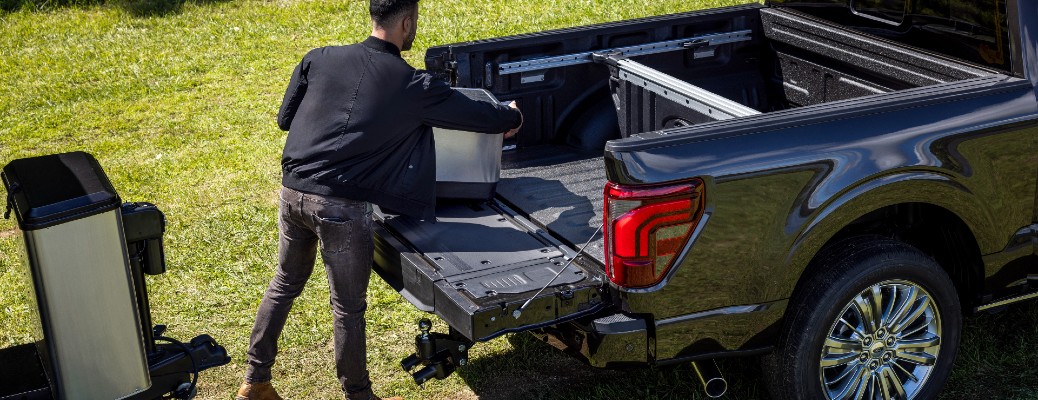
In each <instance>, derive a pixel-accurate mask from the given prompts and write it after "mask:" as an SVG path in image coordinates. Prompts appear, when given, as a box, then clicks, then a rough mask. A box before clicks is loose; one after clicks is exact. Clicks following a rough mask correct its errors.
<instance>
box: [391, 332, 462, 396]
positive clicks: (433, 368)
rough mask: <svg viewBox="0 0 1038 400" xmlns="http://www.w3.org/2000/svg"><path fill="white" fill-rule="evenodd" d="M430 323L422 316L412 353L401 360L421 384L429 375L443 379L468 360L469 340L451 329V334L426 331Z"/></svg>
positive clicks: (402, 364) (430, 377)
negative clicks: (416, 369)
mask: <svg viewBox="0 0 1038 400" xmlns="http://www.w3.org/2000/svg"><path fill="white" fill-rule="evenodd" d="M430 329H432V322H430V321H429V320H428V319H425V318H423V319H422V320H421V321H419V322H418V330H419V331H420V332H421V333H419V334H418V336H415V338H414V346H415V352H414V353H412V354H411V355H409V356H407V357H406V358H404V359H403V360H402V361H400V366H401V367H402V368H403V369H404V371H407V372H411V371H413V370H414V369H415V368H418V367H419V366H422V367H421V369H419V370H418V371H416V372H411V377H413V378H414V382H415V383H416V384H418V385H421V384H423V383H425V382H427V381H429V380H430V379H432V378H436V379H444V378H446V377H448V376H450V374H452V373H454V371H455V370H457V369H458V367H461V366H464V365H465V364H467V363H468V358H469V348H470V347H472V341H470V340H468V339H466V338H465V337H464V336H462V335H461V334H459V333H457V332H454V330H453V329H451V332H450V334H443V333H435V332H429V330H430Z"/></svg>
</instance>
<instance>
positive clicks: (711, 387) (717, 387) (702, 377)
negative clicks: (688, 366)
mask: <svg viewBox="0 0 1038 400" xmlns="http://www.w3.org/2000/svg"><path fill="white" fill-rule="evenodd" d="M692 369H693V370H695V371H696V377H697V378H699V383H701V384H703V392H705V393H706V396H707V397H709V398H711V399H716V398H718V397H721V396H724V394H725V393H727V392H728V381H725V380H724V377H723V376H721V370H720V369H718V368H717V362H716V361H714V360H703V361H693V362H692Z"/></svg>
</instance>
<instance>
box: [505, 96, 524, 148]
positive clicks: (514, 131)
mask: <svg viewBox="0 0 1038 400" xmlns="http://www.w3.org/2000/svg"><path fill="white" fill-rule="evenodd" d="M508 106H509V107H512V108H514V109H516V110H519V106H518V105H516V104H515V100H512V102H511V103H508ZM522 115H523V113H522V112H521V111H520V112H519V118H520V119H519V126H517V127H515V129H512V130H510V131H508V132H505V139H511V138H512V137H513V136H515V133H516V132H519V128H522V127H523V122H522Z"/></svg>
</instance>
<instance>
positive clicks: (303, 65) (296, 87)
mask: <svg viewBox="0 0 1038 400" xmlns="http://www.w3.org/2000/svg"><path fill="white" fill-rule="evenodd" d="M309 70H310V54H307V55H306V56H304V57H303V61H301V62H299V65H296V69H295V71H293V72H292V79H291V80H289V82H288V88H287V89H285V99H284V100H282V101H281V109H280V110H278V128H281V130H283V131H287V130H288V129H289V128H290V127H291V126H292V118H294V117H295V116H296V110H298V109H299V103H302V102H303V95H305V94H306V85H307V79H306V74H307V72H309Z"/></svg>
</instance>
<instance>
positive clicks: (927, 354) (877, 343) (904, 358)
mask: <svg viewBox="0 0 1038 400" xmlns="http://www.w3.org/2000/svg"><path fill="white" fill-rule="evenodd" d="M941 334H942V332H941V316H940V314H939V313H938V311H937V305H936V303H934V300H933V297H932V296H930V293H928V292H927V291H926V290H925V289H923V288H922V287H921V286H919V285H917V284H915V283H912V282H908V281H904V280H892V281H885V282H881V283H877V284H875V285H872V286H869V287H868V288H866V289H865V290H862V291H861V292H860V293H858V294H857V295H855V296H854V297H853V298H851V300H850V301H849V302H848V303H847V304H846V305H845V306H844V307H843V310H842V311H841V312H840V314H838V316H837V318H836V320H835V321H833V324H832V326H831V327H830V328H829V331H828V333H827V335H826V338H825V342H824V343H823V344H822V351H821V357H820V358H819V367H820V368H819V378H820V380H821V383H822V389H823V390H822V391H823V393H825V396H826V398H827V399H829V400H843V399H867V400H876V399H905V400H907V399H912V398H915V396H916V395H917V394H918V393H919V390H920V389H922V388H923V385H924V384H925V383H926V380H927V378H929V377H930V373H931V372H932V371H933V367H934V365H936V364H937V357H938V355H939V352H940V349H941Z"/></svg>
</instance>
